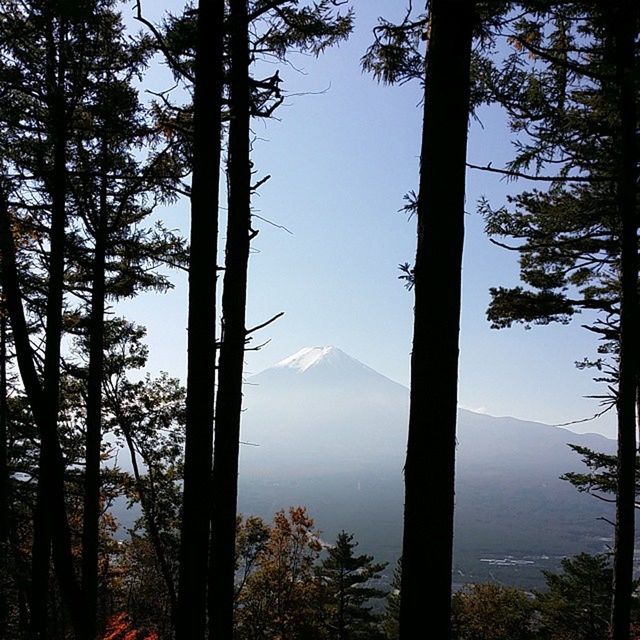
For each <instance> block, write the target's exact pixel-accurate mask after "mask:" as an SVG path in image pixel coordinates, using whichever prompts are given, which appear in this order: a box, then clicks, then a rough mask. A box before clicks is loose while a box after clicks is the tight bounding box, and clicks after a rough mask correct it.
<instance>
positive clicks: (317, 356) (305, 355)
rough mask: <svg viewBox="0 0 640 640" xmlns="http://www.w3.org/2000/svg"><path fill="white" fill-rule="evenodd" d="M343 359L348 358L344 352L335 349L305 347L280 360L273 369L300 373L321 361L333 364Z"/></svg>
mask: <svg viewBox="0 0 640 640" xmlns="http://www.w3.org/2000/svg"><path fill="white" fill-rule="evenodd" d="M345 358H349V356H347V354H346V353H345V352H344V351H340V349H336V347H305V348H304V349H300V351H298V352H296V353H294V354H293V355H292V356H289V357H288V358H285V359H284V360H280V362H278V363H276V364H275V365H274V366H273V368H274V369H281V368H285V367H286V368H288V369H295V370H297V371H300V372H301V373H302V372H304V371H306V370H307V369H310V368H311V367H313V366H315V365H317V364H319V363H321V362H323V361H324V362H325V363H327V362H329V363H332V362H333V363H335V362H336V361H340V360H344V359H345Z"/></svg>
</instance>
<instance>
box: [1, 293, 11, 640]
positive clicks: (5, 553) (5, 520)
mask: <svg viewBox="0 0 640 640" xmlns="http://www.w3.org/2000/svg"><path fill="white" fill-rule="evenodd" d="M3 297H4V296H3ZM8 393H9V389H8V386H7V315H6V312H5V308H4V303H3V301H2V300H1V299H0V638H4V637H5V635H4V631H3V630H4V629H5V628H6V626H7V622H8V620H7V613H8V609H7V606H8V590H9V465H8V459H7V458H8V456H7V448H8V440H7V438H8V424H9V407H8V403H7V394H8Z"/></svg>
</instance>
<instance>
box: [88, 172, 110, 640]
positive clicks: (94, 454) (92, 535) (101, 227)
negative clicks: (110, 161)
mask: <svg viewBox="0 0 640 640" xmlns="http://www.w3.org/2000/svg"><path fill="white" fill-rule="evenodd" d="M107 215H108V212H107V184H106V177H105V176H104V175H103V176H102V178H101V185H100V196H99V205H98V220H97V223H96V225H95V251H94V256H93V278H92V280H93V281H92V288H91V310H90V318H89V376H88V380H87V422H86V445H85V449H86V453H85V458H86V467H85V478H84V515H83V523H82V593H83V595H84V601H85V606H86V618H87V638H88V640H93V638H95V637H96V634H97V623H98V544H99V522H100V446H101V444H102V382H103V368H104V311H105V295H106V286H105V275H106V274H105V268H106V242H107Z"/></svg>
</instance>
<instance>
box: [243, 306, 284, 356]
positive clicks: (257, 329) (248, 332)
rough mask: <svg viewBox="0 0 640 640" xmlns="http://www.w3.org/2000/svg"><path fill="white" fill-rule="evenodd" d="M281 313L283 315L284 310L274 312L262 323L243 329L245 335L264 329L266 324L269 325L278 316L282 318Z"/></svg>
mask: <svg viewBox="0 0 640 640" xmlns="http://www.w3.org/2000/svg"><path fill="white" fill-rule="evenodd" d="M283 315H284V311H281V312H280V313H276V315H275V316H273V318H269V320H267V321H266V322H263V323H262V324H259V325H256V326H255V327H252V328H251V329H247V330H246V331H245V335H246V336H248V335H249V334H251V333H255V332H256V331H259V330H260V329H264V328H265V327H266V326H268V325H270V324H271V323H272V322H275V321H276V320H278V318H282V316H283ZM254 348H255V347H254Z"/></svg>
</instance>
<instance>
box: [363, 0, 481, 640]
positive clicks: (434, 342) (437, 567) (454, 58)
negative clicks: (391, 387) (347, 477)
mask: <svg viewBox="0 0 640 640" xmlns="http://www.w3.org/2000/svg"><path fill="white" fill-rule="evenodd" d="M474 5H475V3H474V2H473V1H472V0H456V1H454V2H451V1H446V0H443V1H438V0H434V1H433V2H431V3H430V4H429V15H428V16H425V17H423V18H422V19H420V20H419V21H418V22H417V23H413V24H407V23H405V25H400V26H394V25H389V24H387V23H383V24H382V25H381V26H380V27H379V28H378V39H377V42H376V44H374V46H373V47H372V49H371V50H370V51H369V53H368V56H367V57H366V58H365V67H366V68H368V69H370V70H372V71H373V72H374V73H375V74H376V75H377V76H378V77H379V78H381V79H383V80H386V81H394V80H397V79H401V78H403V77H406V76H407V75H409V76H410V75H411V74H412V73H414V72H415V68H416V66H417V62H416V60H417V61H418V63H419V60H420V55H419V51H418V48H417V47H418V44H419V42H420V38H421V36H422V34H426V35H425V37H426V39H427V43H428V48H427V54H426V61H425V67H424V85H425V98H424V122H423V130H422V147H421V153H420V186H419V191H418V197H417V202H416V214H417V219H418V246H417V251H416V261H415V266H414V269H413V290H414V293H415V307H414V314H415V317H414V334H413V350H412V354H411V400H410V410H409V439H408V445H407V458H406V464H405V469H404V474H405V511H404V536H403V546H402V557H403V570H402V589H401V596H400V638H401V639H407V638H410V637H412V635H413V634H414V633H415V629H417V628H421V626H423V625H424V621H425V619H427V620H428V621H429V622H428V624H429V627H430V630H431V632H432V633H433V634H434V635H435V636H438V637H442V638H447V637H449V635H450V629H451V566H452V549H453V509H454V499H453V497H454V473H455V445H456V416H457V386H458V335H459V326H460V281H461V270H462V245H463V235H464V194H465V163H466V146H467V127H468V120H469V108H470V83H471V76H470V66H471V42H472V36H473V29H474V24H475V22H476V15H475V6H474ZM408 27H411V28H412V30H411V31H409V33H411V35H410V36H406V35H405V36H403V35H402V34H403V28H404V31H405V32H407V31H408ZM399 44H400V45H402V46H398V45H399ZM436 300H437V308H436V306H435V304H434V301H436ZM434 367H436V368H437V371H438V374H437V375H436V376H434V375H433V371H434ZM425 487H429V491H425ZM425 544H426V545H427V546H428V548H429V553H424V547H425ZM425 576H429V581H430V584H431V589H432V591H431V596H430V597H429V598H428V599H426V600H425V599H424V597H423V589H424V579H425Z"/></svg>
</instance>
